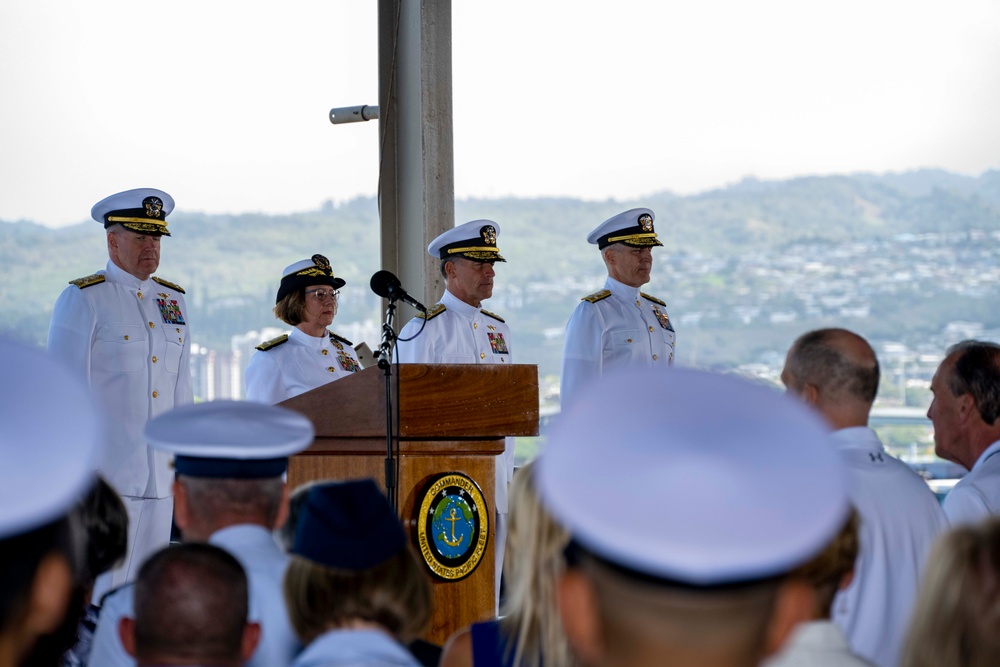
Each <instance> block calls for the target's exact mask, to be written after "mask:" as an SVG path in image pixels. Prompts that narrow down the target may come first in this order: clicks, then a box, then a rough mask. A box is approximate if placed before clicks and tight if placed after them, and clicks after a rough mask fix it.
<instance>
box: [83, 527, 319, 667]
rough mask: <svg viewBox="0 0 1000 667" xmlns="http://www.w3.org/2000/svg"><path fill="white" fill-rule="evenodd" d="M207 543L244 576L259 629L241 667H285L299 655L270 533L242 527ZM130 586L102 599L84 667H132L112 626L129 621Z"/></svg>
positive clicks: (279, 554) (283, 562)
mask: <svg viewBox="0 0 1000 667" xmlns="http://www.w3.org/2000/svg"><path fill="white" fill-rule="evenodd" d="M208 541H209V543H210V544H214V545H215V546H217V547H219V548H221V549H225V550H226V551H228V552H229V553H230V554H232V555H233V557H234V558H236V560H238V561H239V562H240V564H241V565H242V566H243V569H244V570H246V573H247V583H248V584H249V587H250V588H249V591H250V620H251V621H255V622H257V623H260V626H261V635H260V643H259V644H257V649H256V650H255V651H254V653H253V656H252V657H251V658H250V661H249V662H247V663H246V664H247V667H288V665H290V664H292V661H293V660H294V658H295V656H296V654H298V653H299V651H300V650H301V649H302V646H301V644H299V641H298V638H297V637H296V636H295V632H294V631H293V630H292V626H291V623H290V622H289V620H288V612H287V611H286V610H285V600H284V597H282V595H283V594H282V589H281V580H282V577H284V576H285V570H286V569H287V568H288V562H289V558H288V555H287V554H285V553H284V552H283V551H282V550H281V549H280V548H279V547H278V544H277V542H275V540H274V537H273V536H272V534H271V533H270V531H268V530H266V529H264V528H263V527H261V526H256V525H250V524H242V525H236V526H229V527H227V528H223V529H222V530H219V531H217V532H215V533H214V534H213V535H212V536H211V537H210V538H209V540H208ZM133 591H134V586H133V585H128V586H125V587H123V588H119V589H118V590H116V591H114V592H113V593H111V594H110V595H108V596H107V597H106V598H105V599H104V603H103V605H102V606H101V615H100V620H99V621H98V623H97V629H96V631H95V632H94V641H93V645H92V648H91V653H90V660H89V663H88V664H91V665H101V666H102V667H135V664H136V663H135V659H134V658H133V657H132V656H130V655H129V654H128V653H127V652H126V651H125V647H124V646H122V643H121V639H120V638H119V636H118V622H119V621H120V620H121V619H122V618H123V617H126V616H128V617H132V618H134V617H135V607H134V602H135V600H134V597H133Z"/></svg>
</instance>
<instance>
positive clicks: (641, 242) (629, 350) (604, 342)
mask: <svg viewBox="0 0 1000 667" xmlns="http://www.w3.org/2000/svg"><path fill="white" fill-rule="evenodd" d="M654 219H655V216H654V214H653V212H652V211H651V210H649V209H648V208H633V209H631V210H628V211H625V212H624V213H619V214H618V215H616V216H614V217H612V218H609V219H608V220H605V221H604V222H602V223H601V224H600V225H599V226H598V227H597V229H595V230H594V231H592V232H591V233H590V234H589V235H588V236H587V242H588V243H592V244H594V245H596V246H597V247H598V248H599V249H600V251H601V257H602V258H603V259H604V264H605V266H607V269H608V279H607V281H606V282H605V283H604V289H603V290H601V291H599V292H595V293H593V294H591V295H589V296H585V297H583V299H581V302H580V303H579V304H577V307H576V310H574V311H573V315H572V316H570V318H569V323H568V324H567V325H566V342H565V344H564V346H563V360H562V377H561V383H560V385H561V386H560V394H561V398H562V405H563V408H565V407H566V406H568V405H569V403H570V401H571V400H572V398H573V396H574V395H575V394H576V393H577V392H578V391H579V390H580V389H581V388H582V387H583V386H584V385H585V384H587V383H588V382H590V381H592V380H594V379H595V378H597V377H600V376H601V375H603V374H604V373H607V372H608V371H609V370H611V369H614V368H620V367H624V366H651V367H661V368H664V369H666V368H667V367H668V366H671V365H672V364H673V363H674V342H675V339H676V335H675V334H674V327H673V325H672V324H671V323H670V317H669V316H668V315H667V304H665V303H664V302H663V301H661V300H660V299H657V298H656V297H653V296H650V295H648V294H646V293H644V292H640V291H639V288H640V287H642V286H643V285H645V284H646V283H648V282H649V276H650V271H651V270H652V268H653V255H652V248H653V247H654V246H662V245H663V244H662V243H661V242H660V241H659V239H658V238H657V236H656V231H655V230H654V229H653V220H654Z"/></svg>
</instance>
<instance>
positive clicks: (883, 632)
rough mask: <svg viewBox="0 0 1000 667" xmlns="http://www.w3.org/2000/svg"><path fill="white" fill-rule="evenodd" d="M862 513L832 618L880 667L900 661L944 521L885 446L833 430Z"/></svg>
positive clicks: (870, 436)
mask: <svg viewBox="0 0 1000 667" xmlns="http://www.w3.org/2000/svg"><path fill="white" fill-rule="evenodd" d="M831 438H832V441H833V442H834V444H835V446H836V447H837V449H838V451H839V452H840V454H841V455H842V457H843V460H844V462H845V463H846V465H847V469H848V484H849V493H850V497H851V502H852V503H853V504H854V507H855V508H856V509H857V511H858V515H859V518H860V527H859V537H860V550H859V553H858V559H857V562H856V563H855V571H854V581H852V582H851V585H850V586H848V588H847V589H846V590H843V591H840V592H839V593H838V594H837V597H836V598H835V600H834V603H833V610H832V611H833V620H834V622H835V623H837V625H839V626H840V628H841V629H842V630H843V631H844V635H845V636H846V637H847V640H848V642H849V643H850V645H851V648H852V649H853V650H854V652H855V653H857V654H858V655H861V656H862V657H864V658H865V659H867V660H870V661H872V662H874V663H875V664H877V665H880V666H882V667H895V666H896V665H897V664H898V662H899V655H900V650H901V644H902V641H903V639H904V637H905V635H906V628H907V625H908V623H909V616H910V611H911V609H912V607H913V603H914V601H915V599H916V594H917V587H918V585H919V583H920V579H921V576H922V574H923V569H924V564H925V563H926V560H927V556H928V555H929V551H930V548H931V545H932V544H933V543H934V540H935V539H936V538H937V537H938V535H939V534H940V533H941V532H942V531H944V530H945V529H947V520H946V519H945V517H944V513H943V512H942V511H941V506H940V505H939V504H938V502H937V498H936V497H935V496H934V494H933V493H932V492H931V490H930V489H929V488H928V486H927V483H926V482H925V481H924V480H923V479H922V478H921V477H920V476H919V475H918V474H916V473H915V472H913V470H911V469H910V467H909V466H908V465H906V464H905V463H903V462H902V461H900V460H898V459H895V458H893V457H892V456H890V455H889V454H887V453H886V451H885V449H884V448H883V447H882V443H881V442H879V439H878V436H877V435H876V434H875V431H873V430H871V429H870V428H867V427H855V428H846V429H841V430H839V431H836V432H835V433H833V434H832V436H831Z"/></svg>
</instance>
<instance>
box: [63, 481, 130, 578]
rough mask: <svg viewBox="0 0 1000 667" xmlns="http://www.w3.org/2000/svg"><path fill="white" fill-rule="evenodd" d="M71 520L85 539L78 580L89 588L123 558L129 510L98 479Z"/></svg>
mask: <svg viewBox="0 0 1000 667" xmlns="http://www.w3.org/2000/svg"><path fill="white" fill-rule="evenodd" d="M73 518H74V520H75V521H77V522H78V523H79V525H80V527H81V528H82V529H83V538H84V540H85V549H84V554H85V555H84V559H83V560H84V562H83V569H82V571H81V574H80V578H81V581H82V582H83V583H84V585H85V586H87V587H88V588H90V587H92V586H93V584H94V580H95V579H97V577H98V576H100V575H101V574H104V573H105V572H107V571H108V570H110V569H111V568H113V567H114V566H115V565H116V564H117V563H119V562H120V561H121V560H122V559H123V558H124V557H125V550H126V547H127V543H128V511H127V510H126V509H125V503H124V502H122V499H121V497H120V496H119V495H118V493H117V492H116V491H115V490H114V489H113V488H112V487H111V485H110V484H108V483H107V482H106V481H104V479H103V478H101V477H100V476H98V478H97V480H96V482H95V483H94V485H93V486H92V487H91V489H90V491H88V492H87V495H86V496H84V497H83V498H82V499H81V500H80V502H79V503H78V504H77V507H76V509H75V510H74V512H73Z"/></svg>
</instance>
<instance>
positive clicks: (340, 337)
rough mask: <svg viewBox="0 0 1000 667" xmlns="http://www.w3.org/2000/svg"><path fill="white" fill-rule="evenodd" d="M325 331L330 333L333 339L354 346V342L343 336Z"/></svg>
mask: <svg viewBox="0 0 1000 667" xmlns="http://www.w3.org/2000/svg"><path fill="white" fill-rule="evenodd" d="M327 333H328V334H330V338H332V339H334V340H339V341H340V342H341V343H343V344H344V345H350V346H351V347H354V343H352V342H351V341H349V340H347V339H346V338H344V337H343V336H338V335H337V334H335V333H333V332H332V331H327Z"/></svg>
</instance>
